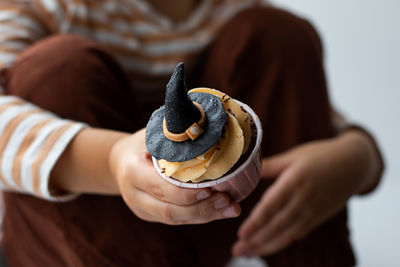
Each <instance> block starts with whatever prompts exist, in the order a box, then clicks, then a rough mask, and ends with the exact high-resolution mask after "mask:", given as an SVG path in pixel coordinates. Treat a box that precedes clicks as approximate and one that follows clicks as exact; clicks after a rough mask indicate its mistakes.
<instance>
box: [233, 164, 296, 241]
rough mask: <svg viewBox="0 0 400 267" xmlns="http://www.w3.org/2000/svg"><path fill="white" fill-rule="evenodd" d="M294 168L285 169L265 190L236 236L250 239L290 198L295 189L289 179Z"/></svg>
mask: <svg viewBox="0 0 400 267" xmlns="http://www.w3.org/2000/svg"><path fill="white" fill-rule="evenodd" d="M294 172H295V170H294V169H287V170H285V171H284V172H283V173H282V174H281V175H280V178H279V179H278V180H277V181H276V182H275V183H274V184H273V185H272V186H271V187H270V188H269V189H268V190H267V191H266V192H264V195H263V197H262V198H261V200H260V201H259V202H258V204H257V205H256V206H255V207H254V209H253V210H252V212H251V213H250V215H249V217H248V218H247V219H246V220H245V221H244V223H243V224H242V225H241V226H240V228H239V231H238V236H239V238H241V239H245V240H246V239H250V238H251V236H252V235H253V234H254V232H256V231H257V230H258V229H260V228H261V227H262V226H263V225H265V224H266V223H267V222H268V221H269V220H270V219H271V218H272V217H273V216H274V215H275V214H276V213H277V212H278V211H279V209H281V208H282V207H283V206H284V205H285V204H286V203H287V202H288V201H289V199H290V198H291V196H292V194H293V192H294V191H295V190H296V188H295V185H294V183H292V181H291V179H286V178H287V177H290V176H292V175H294Z"/></svg>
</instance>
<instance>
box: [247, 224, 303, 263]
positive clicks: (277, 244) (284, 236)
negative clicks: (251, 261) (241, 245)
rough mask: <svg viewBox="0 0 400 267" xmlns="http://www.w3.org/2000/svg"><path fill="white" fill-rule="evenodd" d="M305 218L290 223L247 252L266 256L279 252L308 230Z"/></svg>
mask: <svg viewBox="0 0 400 267" xmlns="http://www.w3.org/2000/svg"><path fill="white" fill-rule="evenodd" d="M308 229H309V227H308V225H307V220H301V221H298V222H297V223H295V224H293V225H291V227H289V228H287V229H286V230H285V231H284V232H282V233H281V234H279V235H276V236H275V237H274V238H273V239H271V240H268V242H265V243H264V244H261V246H259V247H256V248H254V250H250V251H249V252H247V254H255V255H259V256H267V255H271V254H274V253H277V252H279V251H280V250H282V249H284V248H286V247H287V246H289V245H291V244H293V242H295V241H297V240H299V239H301V238H303V237H304V236H306V234H307V233H308V232H309V230H308Z"/></svg>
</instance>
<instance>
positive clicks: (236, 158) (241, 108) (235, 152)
mask: <svg viewBox="0 0 400 267" xmlns="http://www.w3.org/2000/svg"><path fill="white" fill-rule="evenodd" d="M261 137H262V130H261V124H260V121H259V119H258V117H257V115H256V114H255V113H254V111H253V110H252V109H251V108H250V107H248V106H247V105H245V104H243V103H241V102H240V101H238V100H235V99H232V98H231V97H229V96H228V95H226V94H225V93H223V92H220V91H218V90H215V89H210V88H195V89H192V90H190V91H189V92H188V91H187V88H186V85H185V79H184V64H183V63H179V64H178V65H177V66H176V67H175V70H174V72H173V74H172V76H171V79H170V81H169V82H168V84H167V88H166V95H165V105H164V106H162V107H160V108H159V109H158V110H156V111H155V112H153V114H152V116H151V117H150V119H149V122H148V124H147V126H146V147H147V150H148V151H149V153H150V154H151V155H152V157H153V163H154V166H155V168H156V169H157V171H158V173H159V174H160V176H161V177H162V178H164V179H165V180H167V181H168V182H170V183H173V184H175V185H177V186H181V187H187V188H204V187H211V189H212V190H215V191H221V192H226V193H228V194H230V196H231V197H232V198H233V199H234V200H235V201H241V200H243V199H244V198H245V197H247V196H248V195H249V194H250V193H251V192H252V191H253V190H254V188H255V187H256V185H257V183H258V181H259V178H260V173H261V153H260V144H261Z"/></svg>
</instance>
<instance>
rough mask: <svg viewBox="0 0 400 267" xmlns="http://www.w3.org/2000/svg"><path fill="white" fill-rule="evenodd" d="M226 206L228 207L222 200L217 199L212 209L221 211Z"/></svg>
mask: <svg viewBox="0 0 400 267" xmlns="http://www.w3.org/2000/svg"><path fill="white" fill-rule="evenodd" d="M227 205H228V203H226V201H225V200H224V199H222V198H219V199H217V200H216V201H215V202H214V208H216V209H222V208H224V207H226V206H227Z"/></svg>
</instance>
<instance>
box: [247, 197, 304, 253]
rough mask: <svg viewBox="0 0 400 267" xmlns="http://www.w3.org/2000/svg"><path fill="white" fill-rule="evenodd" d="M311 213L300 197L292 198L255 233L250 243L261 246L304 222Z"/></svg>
mask: <svg viewBox="0 0 400 267" xmlns="http://www.w3.org/2000/svg"><path fill="white" fill-rule="evenodd" d="M309 215H310V212H309V211H307V210H306V209H305V208H304V207H303V205H302V202H301V201H300V200H298V198H292V199H291V200H290V201H288V203H287V204H286V205H285V206H284V207H283V208H282V209H281V210H280V211H279V212H278V213H277V214H276V215H275V216H274V217H273V218H272V219H271V220H270V221H269V222H267V223H266V224H265V225H264V226H263V227H261V228H260V229H259V230H258V231H256V232H255V233H254V234H253V236H252V237H251V238H250V239H249V243H251V244H252V245H254V246H256V247H260V246H262V245H263V244H266V243H268V242H269V241H270V240H272V239H274V238H275V237H277V236H280V235H282V234H283V233H285V232H286V231H287V230H288V229H290V228H292V227H293V225H297V224H302V223H303V222H304V221H306V220H307V219H308V218H309Z"/></svg>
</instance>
